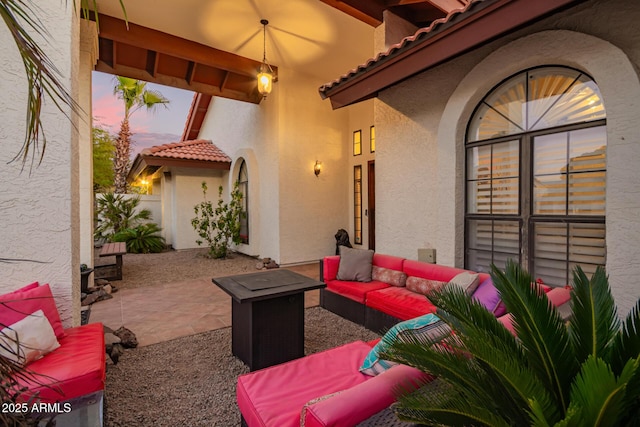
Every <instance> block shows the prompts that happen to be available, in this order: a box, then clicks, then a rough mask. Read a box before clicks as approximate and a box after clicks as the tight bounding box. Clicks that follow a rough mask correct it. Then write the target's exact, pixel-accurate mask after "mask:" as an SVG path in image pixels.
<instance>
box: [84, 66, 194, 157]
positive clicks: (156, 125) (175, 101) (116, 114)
mask: <svg viewBox="0 0 640 427" xmlns="http://www.w3.org/2000/svg"><path fill="white" fill-rule="evenodd" d="M115 85H116V82H115V76H113V75H111V74H106V73H101V72H99V71H94V72H93V90H92V92H93V106H92V108H93V119H94V126H98V127H101V128H103V129H105V130H107V131H109V132H110V133H111V134H112V135H114V136H116V135H117V134H118V130H119V129H120V122H122V118H123V117H124V102H123V101H122V100H121V99H118V97H117V96H116V95H114V94H113V88H114V86H115ZM147 89H151V90H157V91H159V92H160V93H162V95H164V97H165V98H167V99H169V101H170V103H169V104H167V106H166V108H165V107H164V106H162V105H160V106H158V108H156V110H155V111H154V112H152V111H146V110H145V109H140V110H138V111H136V112H135V113H133V115H132V116H131V119H130V125H131V132H132V137H131V139H132V140H133V144H132V147H131V151H132V157H133V156H135V154H137V153H138V152H139V151H140V150H142V149H143V148H146V147H151V146H153V145H161V144H166V143H168V142H177V141H179V140H180V136H181V135H182V131H183V130H184V125H185V122H186V120H187V114H189V108H190V107H191V101H192V99H193V92H190V91H186V90H182V89H176V88H172V87H169V86H162V85H157V84H154V83H147Z"/></svg>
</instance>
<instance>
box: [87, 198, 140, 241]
mask: <svg viewBox="0 0 640 427" xmlns="http://www.w3.org/2000/svg"><path fill="white" fill-rule="evenodd" d="M139 204H140V197H139V196H136V197H129V198H127V197H125V196H124V195H122V194H114V193H105V194H103V195H101V196H100V197H98V198H96V205H97V206H96V218H97V225H96V228H95V231H94V237H95V238H97V239H106V240H108V241H113V236H114V235H116V234H118V233H119V232H121V231H123V230H126V229H129V228H134V227H136V226H137V225H139V224H141V223H142V222H144V221H147V220H150V219H151V211H150V210H149V209H138V205H139Z"/></svg>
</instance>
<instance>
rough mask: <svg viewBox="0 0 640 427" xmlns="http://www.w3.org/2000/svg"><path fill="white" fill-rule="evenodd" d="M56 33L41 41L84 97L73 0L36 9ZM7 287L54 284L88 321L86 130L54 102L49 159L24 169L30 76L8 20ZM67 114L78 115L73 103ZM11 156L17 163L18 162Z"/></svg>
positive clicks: (2, 244) (1, 161) (2, 68)
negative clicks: (82, 178)
mask: <svg viewBox="0 0 640 427" xmlns="http://www.w3.org/2000/svg"><path fill="white" fill-rule="evenodd" d="M31 10H33V11H34V13H36V14H37V15H38V17H39V18H40V19H41V20H42V23H43V26H44V28H46V29H47V30H48V31H49V34H50V36H49V37H48V42H46V43H45V42H43V41H42V40H41V39H40V38H39V37H37V36H36V37H35V39H36V41H37V42H38V43H39V44H40V46H41V47H42V48H43V49H44V51H45V52H46V53H47V54H48V55H49V57H50V59H51V60H52V61H53V62H54V64H55V65H56V67H57V68H58V70H59V71H60V75H61V76H62V77H61V81H62V83H63V84H64V85H65V86H66V87H67V88H68V89H69V90H70V92H71V93H72V94H73V95H74V97H75V98H76V99H77V94H78V80H77V76H78V66H79V65H78V64H79V39H78V37H79V25H78V15H77V14H76V13H75V12H74V10H73V6H72V4H71V3H68V4H65V2H62V3H61V2H59V1H58V0H43V1H40V2H38V7H37V8H32V9H31ZM0 45H1V46H2V47H3V52H2V55H1V56H0V72H1V73H2V76H3V77H2V79H0V114H1V120H0V144H2V149H0V182H2V183H3V184H2V192H1V193H0V258H14V259H27V260H34V261H37V262H33V261H23V262H16V263H9V264H7V263H1V264H0V268H1V271H2V279H1V280H0V292H7V291H10V290H13V289H16V288H18V287H20V286H22V285H25V284H27V283H30V282H32V281H34V280H37V281H40V282H42V283H50V284H51V287H52V290H53V293H54V296H55V299H56V304H57V306H58V309H59V311H60V316H61V318H62V321H63V324H64V325H65V326H66V327H68V326H72V325H73V324H79V322H80V309H79V304H80V298H79V292H80V269H79V267H80V257H79V249H78V243H79V226H78V223H79V210H78V204H79V178H78V162H79V158H78V133H77V131H76V127H74V124H77V123H78V118H77V117H75V116H74V117H73V118H72V119H73V123H72V122H70V121H69V120H67V119H66V118H65V117H64V116H63V115H62V114H60V112H59V111H58V110H57V109H56V108H55V107H54V106H53V105H52V103H51V102H46V103H45V105H44V109H43V111H42V116H41V117H42V120H43V126H44V129H45V131H46V136H47V147H46V152H45V155H44V158H43V160H42V163H41V164H39V165H38V161H37V157H36V160H35V162H34V163H33V167H31V162H30V159H29V161H28V163H27V164H26V165H25V167H24V169H23V168H22V164H21V162H20V161H14V162H11V160H12V159H13V157H14V156H15V155H16V154H17V153H18V151H19V149H20V147H21V145H22V141H23V138H24V131H25V108H26V99H27V98H26V91H27V82H26V79H25V76H24V70H23V68H22V61H21V59H20V57H19V55H18V51H17V49H16V47H15V44H14V42H13V40H12V38H11V36H10V35H9V33H8V31H7V29H6V26H5V25H0ZM65 110H66V113H67V114H68V115H70V116H72V114H71V112H70V111H69V110H68V109H65ZM10 162H11V163H10Z"/></svg>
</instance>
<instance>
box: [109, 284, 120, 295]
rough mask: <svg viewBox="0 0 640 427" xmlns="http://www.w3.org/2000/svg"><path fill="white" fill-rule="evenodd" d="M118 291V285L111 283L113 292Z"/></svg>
mask: <svg viewBox="0 0 640 427" xmlns="http://www.w3.org/2000/svg"><path fill="white" fill-rule="evenodd" d="M116 292H118V288H117V287H116V285H114V284H111V293H112V294H115V293H116Z"/></svg>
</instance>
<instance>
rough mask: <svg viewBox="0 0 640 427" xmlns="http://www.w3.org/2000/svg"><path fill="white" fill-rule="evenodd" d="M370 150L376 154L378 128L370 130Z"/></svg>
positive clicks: (372, 127) (373, 127)
mask: <svg viewBox="0 0 640 427" xmlns="http://www.w3.org/2000/svg"><path fill="white" fill-rule="evenodd" d="M369 149H370V151H371V152H372V153H375V152H376V127H375V126H371V127H370V128H369Z"/></svg>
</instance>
